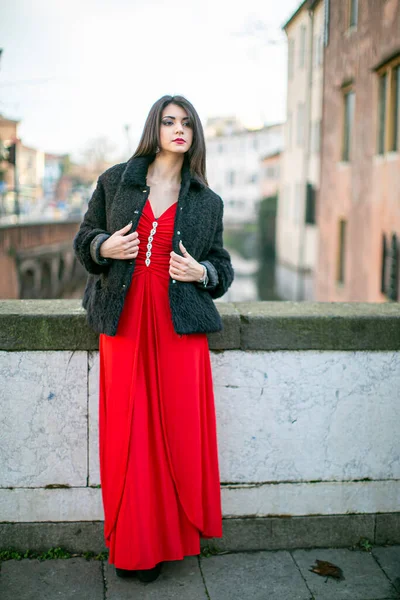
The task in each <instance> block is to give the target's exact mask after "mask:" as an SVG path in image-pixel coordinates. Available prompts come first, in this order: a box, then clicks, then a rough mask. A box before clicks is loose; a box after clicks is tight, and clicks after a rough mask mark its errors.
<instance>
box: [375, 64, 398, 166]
mask: <svg viewBox="0 0 400 600" xmlns="http://www.w3.org/2000/svg"><path fill="white" fill-rule="evenodd" d="M399 120H400V56H397V57H396V58H394V59H393V60H392V61H391V62H389V63H387V64H386V65H384V66H383V67H381V68H380V69H379V70H378V132H377V151H378V154H384V153H385V152H398V151H399V150H400V123H399Z"/></svg>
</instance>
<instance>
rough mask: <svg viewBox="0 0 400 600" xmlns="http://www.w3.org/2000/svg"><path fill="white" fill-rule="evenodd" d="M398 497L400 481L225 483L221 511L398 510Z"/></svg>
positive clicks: (339, 512)
mask: <svg viewBox="0 0 400 600" xmlns="http://www.w3.org/2000/svg"><path fill="white" fill-rule="evenodd" d="M399 498H400V481H354V482H347V481H345V482H341V481H334V482H332V481H322V482H318V483H300V482H299V483H273V482H272V483H264V484H262V485H260V484H251V483H243V484H225V485H223V486H222V512H223V514H224V516H226V517H230V516H232V517H241V516H245V515H247V516H251V517H268V516H280V517H285V516H288V517H290V516H301V515H310V516H313V515H320V514H327V515H345V514H347V513H374V512H377V511H382V512H396V511H398V508H399Z"/></svg>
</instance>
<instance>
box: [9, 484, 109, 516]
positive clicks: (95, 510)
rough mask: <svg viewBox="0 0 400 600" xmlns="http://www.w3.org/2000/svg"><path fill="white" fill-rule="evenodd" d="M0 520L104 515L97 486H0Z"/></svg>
mask: <svg viewBox="0 0 400 600" xmlns="http://www.w3.org/2000/svg"><path fill="white" fill-rule="evenodd" d="M0 506H1V520H2V521H4V522H10V523H12V522H20V523H21V522H24V523H27V522H28V523H29V522H34V521H93V520H95V521H98V520H102V519H103V518H104V512H103V506H102V501H101V490H100V489H98V488H91V487H70V488H64V489H63V488H61V489H45V488H33V489H32V488H14V489H3V490H2V489H0Z"/></svg>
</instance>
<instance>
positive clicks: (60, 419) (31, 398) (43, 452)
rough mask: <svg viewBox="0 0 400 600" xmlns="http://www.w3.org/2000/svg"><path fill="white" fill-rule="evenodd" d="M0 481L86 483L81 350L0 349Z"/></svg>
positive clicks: (14, 483)
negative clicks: (23, 350) (11, 350)
mask: <svg viewBox="0 0 400 600" xmlns="http://www.w3.org/2000/svg"><path fill="white" fill-rule="evenodd" d="M0 380H1V382H2V385H1V387H0V406H1V410H0V430H1V445H0V465H1V468H0V485H1V486H3V487H8V486H23V487H38V486H46V485H60V484H61V485H70V486H80V485H86V477H87V355H86V352H67V351H66V352H0Z"/></svg>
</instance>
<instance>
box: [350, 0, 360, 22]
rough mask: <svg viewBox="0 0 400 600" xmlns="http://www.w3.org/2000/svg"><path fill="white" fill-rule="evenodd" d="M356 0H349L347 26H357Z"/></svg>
mask: <svg viewBox="0 0 400 600" xmlns="http://www.w3.org/2000/svg"><path fill="white" fill-rule="evenodd" d="M357 22H358V0H349V27H357Z"/></svg>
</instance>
